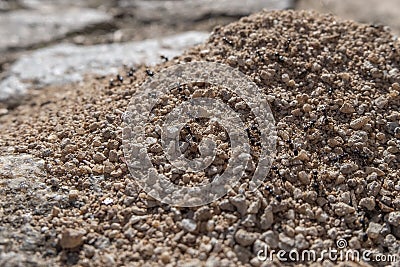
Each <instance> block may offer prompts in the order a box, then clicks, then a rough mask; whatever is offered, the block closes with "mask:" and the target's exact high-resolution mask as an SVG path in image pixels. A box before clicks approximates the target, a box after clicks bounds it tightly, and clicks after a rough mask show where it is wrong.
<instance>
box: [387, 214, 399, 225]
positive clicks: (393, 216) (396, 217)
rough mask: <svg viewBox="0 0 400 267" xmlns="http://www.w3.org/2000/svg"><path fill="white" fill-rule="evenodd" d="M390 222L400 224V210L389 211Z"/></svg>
mask: <svg viewBox="0 0 400 267" xmlns="http://www.w3.org/2000/svg"><path fill="white" fill-rule="evenodd" d="M388 223H390V224H391V225H393V226H395V227H398V226H399V225H400V211H394V212H391V213H389V217H388Z"/></svg>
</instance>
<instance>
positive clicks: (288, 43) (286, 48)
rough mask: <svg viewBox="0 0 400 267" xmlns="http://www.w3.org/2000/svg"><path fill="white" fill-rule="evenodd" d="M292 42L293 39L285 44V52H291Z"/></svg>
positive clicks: (289, 39)
mask: <svg viewBox="0 0 400 267" xmlns="http://www.w3.org/2000/svg"><path fill="white" fill-rule="evenodd" d="M291 42H292V39H291V38H288V39H287V40H286V42H285V51H286V52H287V51H288V50H289V47H290V43H291Z"/></svg>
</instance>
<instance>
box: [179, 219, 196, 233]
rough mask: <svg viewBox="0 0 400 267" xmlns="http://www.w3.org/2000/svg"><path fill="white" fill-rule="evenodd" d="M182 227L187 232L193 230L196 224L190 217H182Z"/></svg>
mask: <svg viewBox="0 0 400 267" xmlns="http://www.w3.org/2000/svg"><path fill="white" fill-rule="evenodd" d="M182 228H183V230H185V231H187V232H194V231H196V228H197V224H196V222H195V221H194V220H192V219H183V220H182Z"/></svg>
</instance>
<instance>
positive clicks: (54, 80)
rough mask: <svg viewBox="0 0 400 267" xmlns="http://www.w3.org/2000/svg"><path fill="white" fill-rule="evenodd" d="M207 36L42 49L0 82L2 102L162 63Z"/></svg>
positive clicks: (22, 60) (183, 35) (187, 34)
mask: <svg viewBox="0 0 400 267" xmlns="http://www.w3.org/2000/svg"><path fill="white" fill-rule="evenodd" d="M208 36H209V34H208V33H204V32H185V33H181V34H177V35H173V36H168V37H165V38H161V39H149V40H144V41H138V42H129V43H121V44H103V45H93V46H77V45H73V44H58V45H54V46H50V47H47V48H43V49H39V50H37V51H35V52H33V53H32V54H29V55H25V56H22V57H21V58H20V59H19V60H18V61H17V62H15V63H14V64H13V65H12V66H11V69H10V72H9V74H8V77H7V78H6V79H5V80H3V81H1V83H0V100H6V99H8V98H11V97H15V96H16V95H21V94H24V93H25V92H26V90H27V89H28V88H31V87H35V88H40V87H43V86H47V85H57V84H66V83H71V82H79V81H82V80H83V77H84V76H85V74H97V75H107V74H117V73H118V69H120V68H121V67H122V66H123V65H128V66H133V65H140V64H146V65H155V64H157V63H160V62H161V59H160V56H161V55H164V56H166V57H169V58H172V57H174V56H177V55H179V54H181V53H182V52H183V51H184V50H185V49H186V48H188V47H190V46H193V45H196V44H199V43H201V42H203V41H204V40H205V39H206V38H207V37H208ZM32 81H34V84H33V83H32Z"/></svg>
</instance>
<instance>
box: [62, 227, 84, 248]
mask: <svg viewBox="0 0 400 267" xmlns="http://www.w3.org/2000/svg"><path fill="white" fill-rule="evenodd" d="M85 233H86V232H85V231H83V230H75V229H65V230H64V231H63V232H62V234H61V239H60V246H61V247H62V248H64V249H67V248H76V247H79V246H80V245H82V244H83V236H84V235H85Z"/></svg>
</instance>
